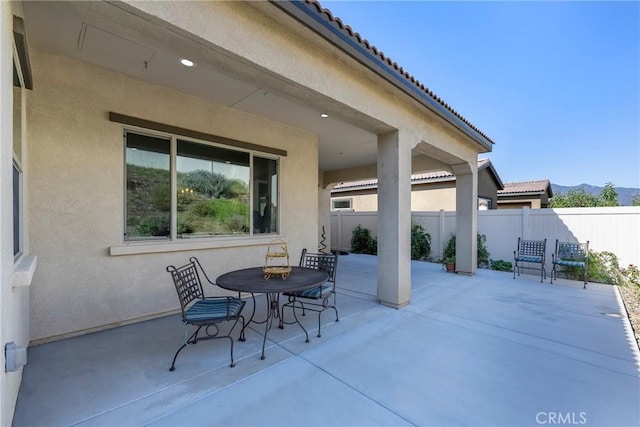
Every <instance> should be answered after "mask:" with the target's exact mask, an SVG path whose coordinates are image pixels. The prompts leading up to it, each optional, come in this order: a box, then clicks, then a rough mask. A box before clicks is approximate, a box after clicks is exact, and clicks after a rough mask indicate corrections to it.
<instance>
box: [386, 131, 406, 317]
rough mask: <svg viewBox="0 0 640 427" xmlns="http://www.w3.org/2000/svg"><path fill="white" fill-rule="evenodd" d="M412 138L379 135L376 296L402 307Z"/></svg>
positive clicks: (389, 303) (387, 303)
mask: <svg viewBox="0 0 640 427" xmlns="http://www.w3.org/2000/svg"><path fill="white" fill-rule="evenodd" d="M410 142H411V141H409V140H408V137H407V135H406V134H404V133H401V132H399V131H395V132H391V133H387V134H383V135H378V300H379V301H380V303H381V304H383V305H386V306H389V307H393V308H401V307H403V306H405V305H407V304H408V303H409V300H410V299H411V251H410V248H411V243H410V238H411V143H410Z"/></svg>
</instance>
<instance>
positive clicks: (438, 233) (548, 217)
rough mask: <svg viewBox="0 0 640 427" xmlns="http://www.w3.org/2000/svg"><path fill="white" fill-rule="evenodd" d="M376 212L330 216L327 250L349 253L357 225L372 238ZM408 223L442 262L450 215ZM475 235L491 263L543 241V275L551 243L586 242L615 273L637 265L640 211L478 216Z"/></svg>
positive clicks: (422, 216)
mask: <svg viewBox="0 0 640 427" xmlns="http://www.w3.org/2000/svg"><path fill="white" fill-rule="evenodd" d="M377 220H378V214H377V212H345V211H338V212H332V213H331V248H332V249H335V250H341V251H347V252H348V251H350V250H351V234H352V231H353V229H354V228H355V227H357V226H358V225H361V226H362V227H364V228H368V229H369V230H371V232H372V234H373V235H374V236H375V235H376V230H377ZM411 220H412V221H414V222H416V223H418V224H420V225H422V227H424V229H425V230H426V231H427V232H428V233H429V234H430V235H431V257H432V259H434V260H438V259H441V258H442V249H443V247H444V245H445V244H446V242H447V240H448V239H449V237H450V236H451V234H452V233H455V228H456V213H455V211H438V212H412V213H411ZM478 233H480V234H484V235H485V236H486V237H487V242H486V245H487V249H488V250H489V252H490V254H491V259H493V260H505V261H511V262H512V261H513V251H514V250H515V249H516V246H517V241H518V237H522V238H523V239H527V240H543V239H545V238H546V239H547V265H546V268H547V271H550V269H551V254H552V253H553V251H554V245H555V241H556V239H559V240H562V241H573V242H586V241H587V240H588V241H589V249H592V250H594V251H598V252H603V251H607V252H612V253H614V254H615V255H616V256H617V257H618V260H619V262H620V267H626V266H627V265H629V264H634V265H639V264H640V207H637V206H620V207H611V208H560V209H529V208H522V209H500V210H489V211H478Z"/></svg>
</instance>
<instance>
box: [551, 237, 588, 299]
mask: <svg viewBox="0 0 640 427" xmlns="http://www.w3.org/2000/svg"><path fill="white" fill-rule="evenodd" d="M551 263H552V264H553V267H552V269H551V283H553V278H554V276H555V278H556V279H557V278H558V268H560V269H563V270H571V269H577V270H578V271H580V272H581V273H582V280H583V281H584V285H583V288H584V289H586V288H587V271H588V270H589V241H588V240H587V242H586V243H571V242H561V241H559V240H558V239H556V250H555V252H554V253H552V254H551Z"/></svg>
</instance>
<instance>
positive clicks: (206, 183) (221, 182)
mask: <svg viewBox="0 0 640 427" xmlns="http://www.w3.org/2000/svg"><path fill="white" fill-rule="evenodd" d="M181 178H182V180H181V182H180V184H181V185H182V186H184V187H187V188H190V189H192V190H193V191H195V192H198V193H200V194H205V195H207V196H209V197H211V198H218V197H221V196H223V195H226V193H227V190H228V188H229V182H228V181H227V179H226V178H225V176H224V175H221V174H219V173H215V172H209V171H206V170H195V171H191V172H187V173H185V174H183V175H181Z"/></svg>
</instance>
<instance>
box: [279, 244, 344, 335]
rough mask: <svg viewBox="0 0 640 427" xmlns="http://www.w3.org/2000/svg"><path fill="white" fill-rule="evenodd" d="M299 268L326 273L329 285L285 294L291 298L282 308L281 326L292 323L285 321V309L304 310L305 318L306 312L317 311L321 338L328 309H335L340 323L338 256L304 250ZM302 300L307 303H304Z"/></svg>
mask: <svg viewBox="0 0 640 427" xmlns="http://www.w3.org/2000/svg"><path fill="white" fill-rule="evenodd" d="M299 266H300V267H305V268H313V269H315V270H321V271H324V272H325V273H327V275H328V276H329V279H328V280H327V283H325V284H323V285H320V286H316V287H314V288H311V289H305V290H303V291H296V292H290V293H285V294H284V295H285V296H287V297H288V298H289V301H288V302H287V303H286V304H284V305H283V306H282V314H281V316H280V325H281V326H282V325H283V324H284V323H290V322H286V321H284V309H285V307H289V308H291V309H292V310H295V309H296V307H298V308H299V309H301V310H302V315H303V316H304V315H305V310H311V311H316V312H318V337H320V336H322V335H321V327H322V319H321V316H322V312H324V311H325V310H327V309H333V310H334V311H335V313H336V322H339V321H340V318H339V316H338V308H337V307H336V273H337V268H338V254H337V253H330V254H321V253H310V252H307V250H306V249H303V250H302V254H301V255H300V263H299ZM301 299H304V300H307V301H306V302H303V301H301ZM314 301H315V302H314ZM294 315H295V313H294ZM291 323H292V322H291Z"/></svg>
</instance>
